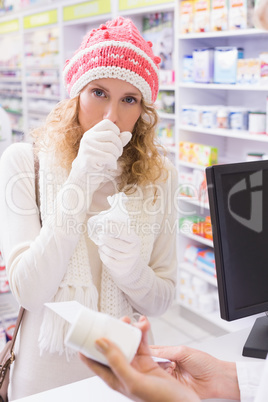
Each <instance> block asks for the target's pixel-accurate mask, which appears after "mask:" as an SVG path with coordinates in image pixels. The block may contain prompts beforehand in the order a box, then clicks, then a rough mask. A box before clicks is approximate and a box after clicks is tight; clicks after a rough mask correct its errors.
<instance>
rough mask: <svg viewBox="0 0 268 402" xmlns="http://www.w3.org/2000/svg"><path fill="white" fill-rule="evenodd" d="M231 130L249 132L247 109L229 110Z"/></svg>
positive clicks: (235, 108)
mask: <svg viewBox="0 0 268 402" xmlns="http://www.w3.org/2000/svg"><path fill="white" fill-rule="evenodd" d="M229 128H230V129H231V130H247V128H248V110H247V109H245V108H238V107H230V108H229Z"/></svg>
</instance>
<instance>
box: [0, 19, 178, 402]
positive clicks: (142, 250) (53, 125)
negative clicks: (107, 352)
mask: <svg viewBox="0 0 268 402" xmlns="http://www.w3.org/2000/svg"><path fill="white" fill-rule="evenodd" d="M151 47H152V44H151V43H150V42H148V43H147V42H146V41H145V40H144V39H143V38H142V36H141V35H140V33H139V32H138V30H137V28H136V27H135V26H134V25H133V23H132V21H131V20H129V19H124V18H121V17H119V18H117V19H116V20H114V21H110V22H107V23H106V25H102V26H100V27H99V28H98V29H97V30H92V31H91V32H89V33H88V34H87V35H86V36H85V38H84V39H83V41H82V44H81V46H80V48H79V49H78V50H77V51H76V53H75V55H74V56H73V57H72V58H71V60H68V61H67V62H66V65H65V68H64V71H63V75H64V81H65V85H66V89H67V91H68V93H69V95H70V99H68V100H65V101H63V102H61V103H59V104H58V105H57V106H56V108H55V110H53V111H52V112H51V113H50V115H49V116H48V119H47V121H46V124H45V125H44V127H42V128H40V129H37V130H36V131H35V133H34V135H35V153H36V155H37V157H38V160H39V190H40V191H39V193H40V194H39V195H40V197H39V199H40V214H41V221H42V227H41V224H40V219H39V209H38V207H37V204H36V197H35V174H34V156H33V147H32V146H31V145H30V144H14V145H12V146H11V147H9V148H8V149H7V150H6V151H5V153H4V154H3V156H2V158H1V167H0V190H1V191H0V194H1V195H0V214H1V215H0V216H1V233H0V240H1V245H0V248H1V251H2V252H3V255H4V258H5V261H6V269H7V274H8V278H9V283H10V287H11V290H12V293H13V295H14V296H15V298H16V300H17V301H18V303H19V304H21V305H22V306H23V307H25V308H26V312H25V315H24V318H23V321H22V325H21V330H20V337H19V339H18V341H17V342H16V351H15V352H16V362H15V364H14V365H13V366H14V367H12V373H11V382H10V387H9V400H12V399H16V398H22V397H25V396H27V395H31V394H34V393H38V392H42V391H45V390H47V389H50V388H54V387H58V386H61V385H64V384H67V383H70V382H73V381H77V380H81V379H84V378H86V377H88V375H89V374H88V371H87V369H86V367H85V366H84V365H83V364H82V362H81V360H80V359H79V358H78V356H77V355H76V354H74V353H73V352H72V351H71V350H66V349H65V347H64V336H65V333H66V331H67V329H68V325H67V324H66V323H65V321H63V320H62V319H60V318H58V317H57V316H56V315H54V313H53V312H50V311H49V310H48V309H46V308H45V307H44V303H45V302H53V301H56V302H58V301H67V300H77V301H79V302H80V303H82V304H84V305H86V306H88V307H90V308H92V309H95V310H100V311H104V312H106V313H108V314H111V315H114V316H117V317H120V316H122V315H125V314H127V315H130V316H131V317H133V316H134V315H135V314H136V313H137V312H138V313H140V314H147V315H151V316H152V315H159V314H162V313H164V311H165V310H166V309H167V308H168V306H169V305H170V303H171V302H172V300H173V297H174V289H175V282H176V251H175V249H176V247H175V246H176V245H175V230H174V223H176V211H175V207H174V200H173V198H174V194H175V187H176V184H177V176H176V170H175V168H174V167H173V166H172V165H171V164H170V163H169V162H168V161H167V160H166V159H165V158H163V157H161V156H160V154H159V152H158V149H157V147H156V145H155V143H154V135H155V133H154V129H155V124H156V112H155V109H154V106H153V103H154V101H155V100H156V96H157V92H158V65H159V62H160V59H159V58H158V57H155V56H154V54H153V52H152V49H151ZM122 191H123V192H124V193H125V194H126V195H127V202H126V210H127V211H126V212H127V214H128V215H127V216H129V222H130V223H131V225H126V224H122V222H121V223H120V222H119V223H118V222H115V224H116V225H117V226H116V229H117V232H116V235H115V233H114V232H113V230H112V229H111V227H110V226H109V227H108V229H107V230H106V231H104V233H102V237H101V238H100V239H99V242H98V244H99V245H98V246H97V245H96V244H95V243H93V241H92V240H91V239H90V238H89V236H88V231H87V222H88V220H89V218H91V217H92V216H93V215H96V214H98V213H100V212H102V211H106V210H108V209H109V203H108V202H107V196H113V195H114V194H116V193H118V192H122Z"/></svg>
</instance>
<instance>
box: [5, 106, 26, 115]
mask: <svg viewBox="0 0 268 402" xmlns="http://www.w3.org/2000/svg"><path fill="white" fill-rule="evenodd" d="M4 109H5V111H6V112H7V113H11V114H17V115H22V110H12V109H8V108H5V107H4Z"/></svg>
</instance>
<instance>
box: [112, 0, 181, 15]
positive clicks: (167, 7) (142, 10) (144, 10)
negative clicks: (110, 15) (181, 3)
mask: <svg viewBox="0 0 268 402" xmlns="http://www.w3.org/2000/svg"><path fill="white" fill-rule="evenodd" d="M149 2H150V1H147V4H148V3H149ZM144 3H146V2H144ZM174 8H175V4H174V2H171V3H165V4H152V5H148V6H145V7H137V8H129V9H128V10H118V15H122V16H129V15H131V16H132V15H135V14H148V13H155V12H156V9H157V12H159V13H160V12H161V11H162V12H165V13H166V12H168V11H174Z"/></svg>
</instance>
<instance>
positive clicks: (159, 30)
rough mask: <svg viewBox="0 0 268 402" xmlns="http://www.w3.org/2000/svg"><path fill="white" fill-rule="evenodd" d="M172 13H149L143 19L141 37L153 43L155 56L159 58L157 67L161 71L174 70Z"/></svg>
mask: <svg viewBox="0 0 268 402" xmlns="http://www.w3.org/2000/svg"><path fill="white" fill-rule="evenodd" d="M173 27H174V24H173V13H172V12H166V13H150V14H147V15H145V16H144V17H143V21H142V35H143V37H144V39H145V40H147V41H150V42H152V43H153V46H154V47H153V50H154V54H155V56H159V57H160V58H161V63H160V65H159V67H160V69H163V70H174V66H173V60H174V57H173V51H174V43H173V42H174V30H173Z"/></svg>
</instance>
